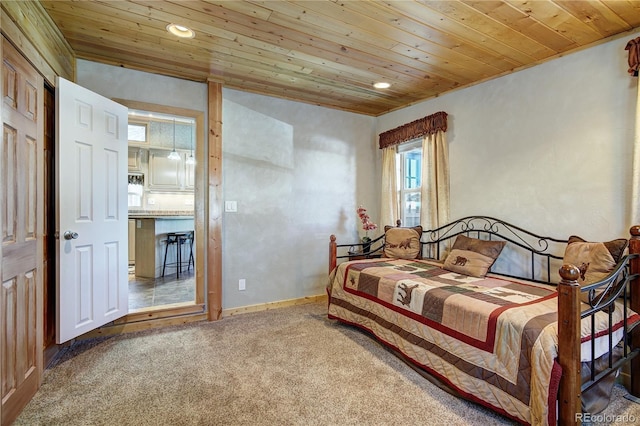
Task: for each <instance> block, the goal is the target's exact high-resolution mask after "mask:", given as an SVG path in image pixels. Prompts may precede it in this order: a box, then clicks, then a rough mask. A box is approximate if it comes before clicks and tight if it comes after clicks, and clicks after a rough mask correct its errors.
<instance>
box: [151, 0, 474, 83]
mask: <svg viewBox="0 0 640 426" xmlns="http://www.w3.org/2000/svg"><path fill="white" fill-rule="evenodd" d="M150 4H153V3H150ZM186 4H187V5H191V6H193V5H194V2H189V3H186ZM231 22H232V20H231V19H230V17H229V16H226V17H225V23H227V24H229V23H231ZM238 25H240V24H238ZM291 34H292V33H289V35H291ZM271 35H272V36H273V33H272V34H271ZM289 38H290V39H293V37H289ZM304 41H306V40H304ZM338 47H339V45H338V44H337V43H336V44H334V46H333V48H334V50H336V49H337V48H338ZM297 50H302V49H300V46H299V45H298V46H291V51H292V53H291V56H295V52H296V51H297ZM351 52H352V53H350V54H351V56H353V55H354V53H353V51H351ZM329 53H330V54H332V55H335V53H334V52H329ZM322 55H323V57H326V54H324V53H323V54H322ZM342 57H345V56H344V55H342ZM345 58H346V59H347V61H346V63H354V64H360V63H362V62H363V61H369V63H370V64H371V65H373V66H377V67H380V65H379V63H378V62H380V60H384V59H386V58H374V59H371V58H367V57H364V56H358V57H357V58H356V59H351V58H349V57H345ZM392 66H393V65H391V66H390V67H389V68H391V67H392ZM378 70H380V71H379V72H380V73H384V68H378ZM423 77H424V74H423V73H421V74H420V76H419V78H423ZM436 77H438V76H436ZM457 79H460V78H459V77H457ZM466 79H468V77H466V76H464V77H463V78H462V81H463V82H464V81H465V80H466ZM452 84H454V85H457V84H460V83H459V82H458V81H455V80H453V81H452Z"/></svg>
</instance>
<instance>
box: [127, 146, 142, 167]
mask: <svg viewBox="0 0 640 426" xmlns="http://www.w3.org/2000/svg"><path fill="white" fill-rule="evenodd" d="M143 154H144V152H143V150H142V149H140V148H137V147H129V171H130V172H142V162H143V158H142V157H143Z"/></svg>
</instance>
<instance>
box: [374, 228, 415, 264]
mask: <svg viewBox="0 0 640 426" xmlns="http://www.w3.org/2000/svg"><path fill="white" fill-rule="evenodd" d="M421 237H422V226H414V227H413V228H394V227H392V226H385V227H384V253H383V255H384V257H393V258H396V259H415V258H417V257H418V255H419V254H420V252H421V248H422V247H421V244H420V238H421Z"/></svg>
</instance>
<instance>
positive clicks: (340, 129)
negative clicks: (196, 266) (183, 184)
mask: <svg viewBox="0 0 640 426" xmlns="http://www.w3.org/2000/svg"><path fill="white" fill-rule="evenodd" d="M223 98H224V101H223V105H222V122H223V127H222V140H223V176H224V180H223V185H224V196H225V200H227V201H237V204H238V212H237V213H225V216H224V227H223V241H224V246H223V249H224V254H223V257H224V268H223V271H224V288H223V307H225V308H229V307H235V306H246V305H253V304H258V303H264V302H269V301H277V300H286V299H291V298H297V297H303V296H309V295H317V294H322V293H323V292H324V287H325V285H326V280H327V273H328V271H327V266H328V245H329V235H330V234H332V233H335V234H337V236H338V237H339V239H340V240H342V241H344V242H348V241H355V240H356V239H357V232H358V229H359V228H358V224H359V223H357V215H356V208H357V205H358V204H359V203H362V204H366V205H367V206H370V207H371V208H372V209H375V207H377V205H378V204H379V194H378V192H379V190H378V184H377V182H378V181H377V180H376V173H377V172H376V168H375V167H371V166H372V165H374V164H375V151H374V150H373V149H372V141H373V140H374V138H375V133H374V130H375V119H374V118H372V117H368V116H363V115H358V114H352V113H347V112H341V111H336V110H332V109H327V108H321V107H317V106H312V105H307V104H303V103H297V102H291V101H287V100H282V99H276V98H271V97H267V96H259V95H255V94H250V93H245V92H240V91H237V90H230V89H225V90H223ZM374 211H375V212H377V210H374ZM243 278H244V279H246V286H247V287H246V290H245V291H239V290H238V280H239V279H243Z"/></svg>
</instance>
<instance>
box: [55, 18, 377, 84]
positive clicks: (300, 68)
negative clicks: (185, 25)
mask: <svg viewBox="0 0 640 426" xmlns="http://www.w3.org/2000/svg"><path fill="white" fill-rule="evenodd" d="M60 13H61V12H59V11H58V12H53V13H52V14H53V15H54V16H59V14H60ZM102 16H103V15H102ZM92 21H93V22H92ZM92 23H94V24H96V25H97V24H99V23H100V21H97V20H92V19H86V18H85V20H83V25H84V24H86V25H91V24H92ZM148 31H153V30H152V29H151V30H148ZM135 33H136V34H139V33H140V32H139V31H135ZM112 34H114V35H113V36H112V37H113V38H118V37H120V36H126V35H127V33H126V31H122V30H118V28H117V27H116V31H114V32H113V33H112ZM132 35H133V34H132ZM156 38H157V39H158V41H159V43H158V45H163V44H169V45H170V44H171V43H176V42H178V41H177V40H176V41H173V40H171V41H167V40H163V39H162V38H159V37H155V36H154V38H153V40H156ZM139 40H140V39H139ZM135 41H136V42H137V41H138V40H135ZM190 43H191V44H193V43H202V46H201V47H202V48H207V50H208V51H210V49H209V47H208V46H205V43H204V42H202V41H195V40H191V41H190ZM187 46H188V44H187V43H185V44H182V45H181V47H187ZM232 47H233V46H232ZM232 47H229V48H225V49H224V50H226V51H227V52H220V51H221V48H220V43H217V44H216V49H217V52H220V53H226V54H228V55H232V56H235V57H245V58H248V57H249V55H248V54H245V55H243V54H239V53H238V52H241V50H239V49H233V48H232ZM195 54H196V53H195V52H194V55H195ZM266 57H267V55H259V54H258V53H255V54H254V55H253V57H252V59H254V60H257V58H266ZM285 59H289V60H288V61H279V62H273V63H270V65H273V66H275V67H278V68H282V69H288V70H291V71H294V72H296V73H303V74H310V73H311V72H312V70H311V69H306V68H304V67H305V66H304V65H292V64H291V61H290V59H291V58H290V57H285ZM257 62H260V61H257ZM372 78H373V74H371V73H369V76H368V77H367V81H370V80H371V79H372Z"/></svg>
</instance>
